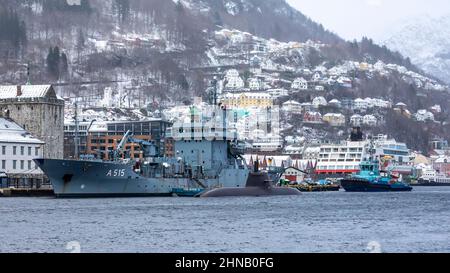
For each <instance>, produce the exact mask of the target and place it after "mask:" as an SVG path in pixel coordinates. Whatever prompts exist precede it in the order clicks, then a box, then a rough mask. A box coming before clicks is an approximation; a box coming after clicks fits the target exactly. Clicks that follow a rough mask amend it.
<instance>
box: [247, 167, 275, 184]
mask: <svg viewBox="0 0 450 273" xmlns="http://www.w3.org/2000/svg"><path fill="white" fill-rule="evenodd" d="M268 185H269V186H272V181H271V180H270V178H269V174H268V173H266V172H260V171H259V162H258V161H255V162H254V164H253V172H251V173H250V174H249V176H248V179H247V184H246V187H267V186H268Z"/></svg>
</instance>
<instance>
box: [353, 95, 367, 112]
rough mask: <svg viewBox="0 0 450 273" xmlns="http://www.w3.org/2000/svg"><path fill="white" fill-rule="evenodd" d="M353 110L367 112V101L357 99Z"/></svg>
mask: <svg viewBox="0 0 450 273" xmlns="http://www.w3.org/2000/svg"><path fill="white" fill-rule="evenodd" d="M353 109H355V110H366V109H367V101H366V100H363V99H361V98H357V99H355V100H354V101H353Z"/></svg>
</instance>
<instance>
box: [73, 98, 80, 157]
mask: <svg viewBox="0 0 450 273" xmlns="http://www.w3.org/2000/svg"><path fill="white" fill-rule="evenodd" d="M78 125H79V123H78V103H77V102H75V137H74V142H75V159H78V157H79V155H78V154H79V152H78V148H79V142H80V134H79V128H78Z"/></svg>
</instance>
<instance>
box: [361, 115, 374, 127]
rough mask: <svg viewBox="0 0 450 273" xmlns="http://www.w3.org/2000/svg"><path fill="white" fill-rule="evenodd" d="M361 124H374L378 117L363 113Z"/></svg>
mask: <svg viewBox="0 0 450 273" xmlns="http://www.w3.org/2000/svg"><path fill="white" fill-rule="evenodd" d="M363 124H364V125H367V126H376V125H377V124H378V119H377V118H376V117H375V116H374V115H365V116H364V117H363Z"/></svg>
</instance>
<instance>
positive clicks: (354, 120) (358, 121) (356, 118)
mask: <svg viewBox="0 0 450 273" xmlns="http://www.w3.org/2000/svg"><path fill="white" fill-rule="evenodd" d="M350 123H351V124H352V125H353V126H361V125H362V123H363V117H362V116H361V115H358V114H356V115H353V116H351V117H350Z"/></svg>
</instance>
